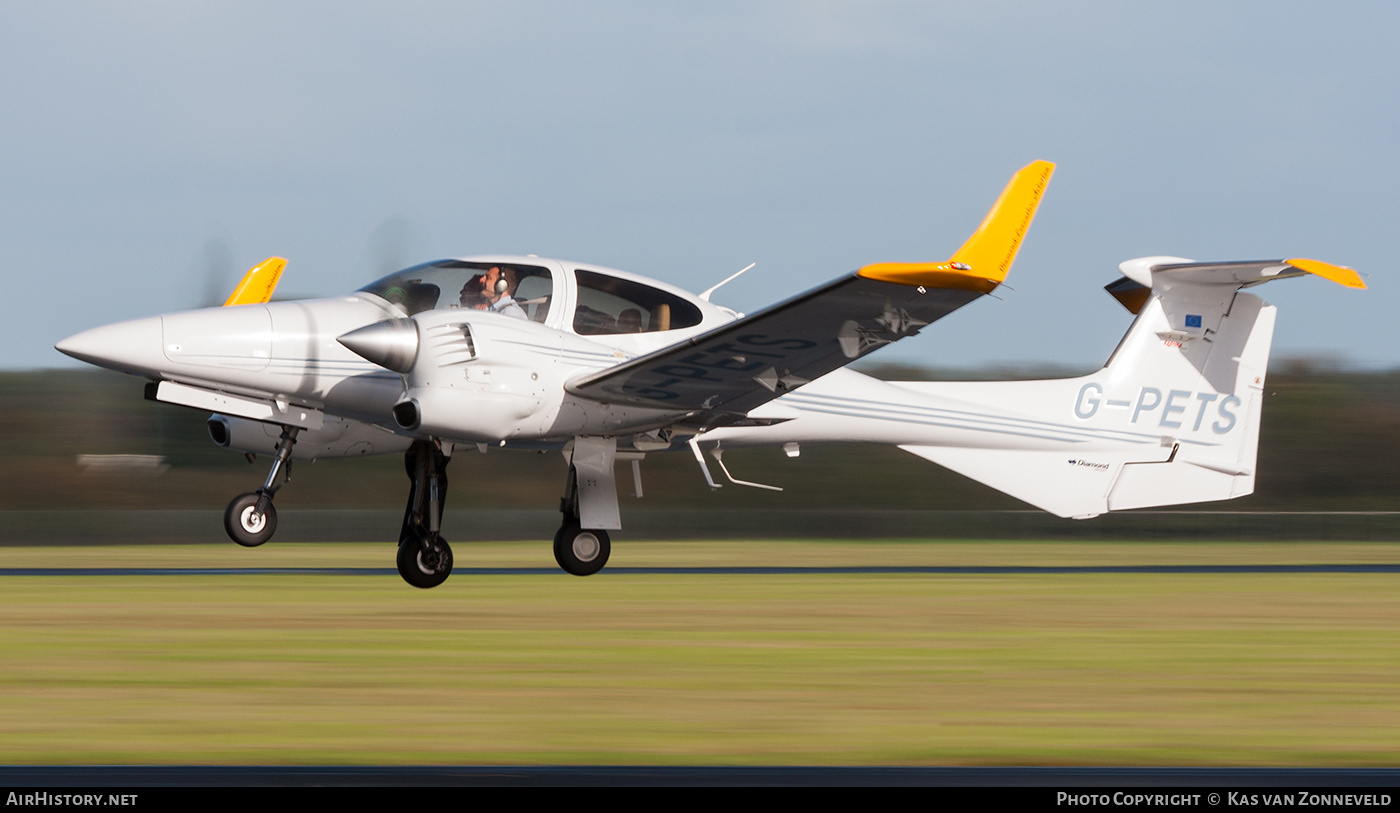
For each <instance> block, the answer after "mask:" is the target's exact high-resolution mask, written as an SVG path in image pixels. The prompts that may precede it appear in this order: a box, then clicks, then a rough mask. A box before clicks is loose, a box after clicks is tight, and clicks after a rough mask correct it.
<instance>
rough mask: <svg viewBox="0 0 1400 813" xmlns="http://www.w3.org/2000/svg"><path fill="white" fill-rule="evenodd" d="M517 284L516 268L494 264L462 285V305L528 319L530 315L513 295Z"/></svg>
mask: <svg viewBox="0 0 1400 813" xmlns="http://www.w3.org/2000/svg"><path fill="white" fill-rule="evenodd" d="M516 284H517V277H516V274H515V269H514V268H511V267H509V266H504V265H493V266H491V267H490V268H489V269H487V271H486V273H485V274H482V275H481V276H479V277H473V278H472V279H469V280H467V284H466V285H463V286H462V296H461V303H462V307H464V308H473V309H475V310H479V311H494V312H496V313H503V314H505V315H506V316H514V317H516V318H518V319H528V318H530V317H529V316H528V315H527V314H526V313H525V309H524V308H522V307H520V305H519V304H518V303H517V302H516V301H515V299H514V298H513V297H512V296H511V294H514V293H515V286H516Z"/></svg>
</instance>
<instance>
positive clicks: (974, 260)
mask: <svg viewBox="0 0 1400 813" xmlns="http://www.w3.org/2000/svg"><path fill="white" fill-rule="evenodd" d="M1054 172H1055V165H1054V164H1053V163H1051V162H1050V161H1033V162H1031V163H1030V164H1028V165H1026V166H1025V167H1023V168H1022V169H1021V171H1020V172H1017V173H1016V174H1015V175H1013V176H1012V178H1011V182H1010V183H1008V184H1007V185H1006V188H1005V189H1003V190H1002V192H1001V197H999V198H997V201H996V203H994V204H992V208H991V209H990V210H989V211H988V212H987V216H986V217H985V218H983V220H982V225H980V226H978V227H977V231H975V232H973V233H972V236H971V237H969V238H967V242H966V243H963V245H962V248H960V249H958V250H957V253H955V254H954V255H953V256H952V258H951V259H949V260H948V261H947V262H944V263H876V264H874V265H867V266H865V267H864V268H862V269H860V271H858V272H856V273H858V274H860V275H861V276H862V277H866V278H867V279H876V280H880V281H882V282H895V283H899V284H901V285H925V286H928V287H931V288H964V289H969V290H980V291H991V290H993V289H994V288H996V286H997V285H999V284H1001V282H1002V281H1003V280H1005V279H1006V274H1007V272H1008V271H1010V270H1011V263H1012V262H1013V261H1014V260H1015V259H1016V252H1017V251H1018V250H1019V249H1020V248H1021V241H1022V239H1024V238H1025V236H1026V230H1027V229H1029V228H1030V225H1031V220H1032V219H1033V218H1034V217H1035V212H1036V209H1037V208H1038V207H1039V206H1040V199H1041V197H1042V196H1043V195H1044V194H1045V187H1046V185H1047V184H1049V183H1050V176H1051V175H1052V174H1054Z"/></svg>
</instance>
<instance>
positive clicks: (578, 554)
mask: <svg viewBox="0 0 1400 813" xmlns="http://www.w3.org/2000/svg"><path fill="white" fill-rule="evenodd" d="M559 511H560V513H562V514H563V515H564V524H563V525H561V526H560V527H559V531H558V533H556V534H554V561H556V562H558V563H559V566H560V567H561V568H563V569H564V572H566V573H572V574H574V575H575V576H591V575H593V574H594V573H597V572H598V571H600V570H602V569H603V565H606V564H607V563H608V556H609V555H610V554H611V553H612V541H611V540H610V539H609V538H608V532H607V531H604V530H600V529H597V528H591V529H586V528H583V527H581V523H580V521H579V486H578V469H576V468H574V467H573V466H569V479H568V482H567V483H566V484H565V486H564V498H563V499H561V500H560V501H559Z"/></svg>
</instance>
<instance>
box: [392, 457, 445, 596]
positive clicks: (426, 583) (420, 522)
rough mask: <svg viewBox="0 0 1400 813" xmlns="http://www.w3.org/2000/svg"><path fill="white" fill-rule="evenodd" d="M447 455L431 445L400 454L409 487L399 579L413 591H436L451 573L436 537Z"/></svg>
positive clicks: (401, 536) (401, 535)
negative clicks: (416, 589)
mask: <svg viewBox="0 0 1400 813" xmlns="http://www.w3.org/2000/svg"><path fill="white" fill-rule="evenodd" d="M447 461H448V457H447V455H445V454H443V453H442V447H441V446H439V445H438V443H437V442H435V441H430V440H418V441H414V443H413V445H412V446H410V447H409V449H408V451H407V452H406V453H404V458H403V463H404V469H405V470H407V472H408V478H409V480H410V481H411V482H412V486H411V487H410V488H409V490H408V507H407V509H405V511H404V515H403V528H402V529H401V530H400V531H399V555H398V566H399V575H400V576H403V580H404V581H406V582H408V583H409V584H411V585H413V586H414V587H424V588H427V587H437V586H438V585H439V584H442V583H443V582H444V581H447V577H448V576H449V575H451V573H452V548H450V547H448V545H447V540H445V539H443V538H442V535H441V534H440V533H439V532H440V531H441V529H442V507H443V503H444V501H445V500H446V499H447Z"/></svg>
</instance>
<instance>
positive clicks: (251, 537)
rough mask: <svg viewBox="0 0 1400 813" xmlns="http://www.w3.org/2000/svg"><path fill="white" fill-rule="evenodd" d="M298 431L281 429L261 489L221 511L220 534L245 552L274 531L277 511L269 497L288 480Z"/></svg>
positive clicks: (265, 539) (266, 538)
mask: <svg viewBox="0 0 1400 813" xmlns="http://www.w3.org/2000/svg"><path fill="white" fill-rule="evenodd" d="M299 431H301V430H300V429H298V428H297V427H295V426H284V427H282V437H281V439H280V440H278V441H277V454H276V456H274V457H273V459H272V471H269V472H268V473H267V480H266V482H264V483H263V487H262V488H260V489H258V490H257V491H253V492H249V493H247V494H239V495H238V496H237V497H234V498H233V502H231V503H229V504H228V508H226V509H224V530H225V531H228V535H229V538H230V539H232V540H233V541H234V542H237V543H238V544H240V545H242V546H243V547H245V548H256V547H257V546H258V545H261V544H262V543H264V542H266V541H267V540H269V539H271V538H272V534H273V533H274V532H275V531H276V530H277V509H276V508H273V507H272V496H273V495H274V494H276V493H277V490H278V489H279V488H281V487H282V486H284V485H286V484H287V483H288V482H290V481H291V479H292V447H293V446H295V445H296V442H297V432H299Z"/></svg>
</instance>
